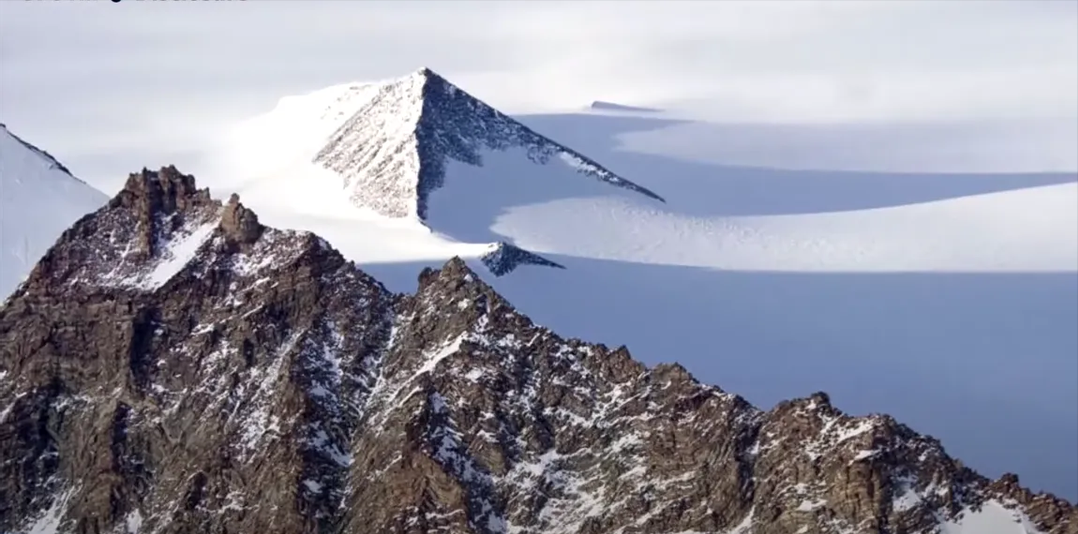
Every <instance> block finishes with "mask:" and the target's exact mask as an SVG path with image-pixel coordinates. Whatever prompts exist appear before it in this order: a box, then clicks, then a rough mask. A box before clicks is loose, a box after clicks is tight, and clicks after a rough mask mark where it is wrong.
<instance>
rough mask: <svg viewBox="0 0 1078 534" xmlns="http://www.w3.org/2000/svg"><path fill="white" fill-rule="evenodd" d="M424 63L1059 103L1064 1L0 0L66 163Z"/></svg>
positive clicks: (796, 95) (679, 104)
mask: <svg viewBox="0 0 1078 534" xmlns="http://www.w3.org/2000/svg"><path fill="white" fill-rule="evenodd" d="M420 66H429V67H431V68H433V69H434V70H436V71H438V72H440V73H442V74H444V75H446V76H447V77H448V78H450V80H451V81H453V82H455V83H457V84H458V85H460V86H462V87H463V88H465V89H466V90H469V91H471V92H473V93H474V94H476V95H477V96H480V97H481V98H483V99H485V100H487V101H488V102H490V103H491V104H493V105H495V106H497V107H500V108H502V109H503V110H505V111H507V112H523V111H537V110H550V109H566V108H576V107H579V106H582V105H585V104H586V103H588V102H590V101H591V100H595V99H604V100H612V101H616V102H621V103H625V104H635V105H652V106H660V107H665V108H668V109H677V110H684V111H687V112H690V113H691V114H693V115H694V116H697V117H708V118H712V119H716V120H724V121H739V122H820V121H824V122H826V121H885V122H886V121H909V120H934V121H948V120H956V119H970V118H993V119H998V118H1009V117H1055V118H1059V117H1072V116H1078V3H1076V2H1074V1H1070V0H1057V1H1047V2H1038V1H1033V0H1019V1H1014V2H1003V1H992V2H977V1H971V0H962V1H926V2H917V1H909V0H903V1H883V2H870V1H865V0H857V1H851V0H836V1H833V2H814V1H810V0H796V1H793V0H791V1H788V2H781V1H762V2H751V3H739V2H734V1H721V2H718V1H715V2H704V1H690V2H674V1H670V0H664V1H662V2H657V1H656V2H633V1H602V2H581V1H573V2H553V1H552V2H538V1H504V2H498V1H480V2H460V3H456V2H448V1H434V2H421V1H408V2H401V1H394V2H375V1H361V2H360V1H356V2H345V1H325V2H320V1H311V0H304V1H283V0H282V1H257V0H249V1H246V2H138V1H133V0H125V1H123V2H120V3H112V2H106V1H99V2H15V1H0V121H2V122H5V123H8V125H9V126H11V127H12V129H13V130H14V131H16V132H17V133H21V134H23V135H24V136H25V137H27V138H30V139H32V140H34V141H40V142H41V144H43V145H45V146H46V147H47V148H48V149H49V150H51V151H54V152H57V153H58V154H60V155H62V156H63V158H62V159H64V160H65V161H72V162H73V163H78V162H80V161H81V162H83V163H82V165H83V166H84V167H85V166H87V165H90V166H92V162H93V161H95V160H94V158H105V157H106V154H109V153H114V152H117V151H119V152H121V153H125V154H134V153H137V152H138V151H139V150H146V151H153V153H154V154H159V153H162V148H161V147H162V146H163V145H168V146H170V147H171V149H170V150H171V151H172V152H175V153H182V152H183V151H185V150H191V149H192V146H193V145H194V144H197V140H198V139H199V138H201V137H205V136H207V135H209V134H210V132H214V131H216V126H217V125H219V124H222V123H225V122H228V121H231V120H234V119H237V118H240V117H245V116H249V115H251V114H253V113H257V112H260V111H264V110H267V109H269V108H271V107H272V106H273V104H274V102H275V101H276V100H277V99H278V98H279V97H280V96H282V95H286V94H290V93H297V92H304V91H307V90H313V89H317V88H320V87H323V86H326V85H330V84H333V83H340V82H348V81H356V80H371V79H378V78H386V77H395V76H400V75H403V74H406V73H408V72H410V71H412V70H415V69H416V68H418V67H420ZM177 157H178V156H177ZM148 164H149V163H148ZM77 167H78V165H74V166H73V168H76V170H78V169H77ZM86 172H90V173H91V174H92V172H91V171H86Z"/></svg>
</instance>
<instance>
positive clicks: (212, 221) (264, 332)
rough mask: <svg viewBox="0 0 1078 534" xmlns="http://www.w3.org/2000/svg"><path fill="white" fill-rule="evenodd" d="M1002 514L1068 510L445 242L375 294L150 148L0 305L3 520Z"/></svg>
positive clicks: (876, 526)
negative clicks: (655, 353)
mask: <svg viewBox="0 0 1078 534" xmlns="http://www.w3.org/2000/svg"><path fill="white" fill-rule="evenodd" d="M1012 516H1013V517H1014V518H1018V519H1019V520H1021V521H1024V522H1025V523H1024V524H1025V525H1026V526H1027V527H1028V528H1030V529H1033V528H1038V529H1040V530H1041V531H1043V532H1048V533H1051V534H1059V533H1068V534H1073V533H1075V532H1078V513H1076V511H1075V509H1074V507H1073V506H1072V505H1071V504H1070V503H1067V502H1065V501H1062V500H1059V499H1056V498H1054V497H1052V496H1050V495H1043V494H1032V493H1030V492H1028V491H1027V490H1025V489H1023V488H1021V487H1019V485H1018V481H1017V479H1016V477H1013V476H1006V477H1003V478H1002V479H1000V480H998V481H995V482H992V481H989V480H986V479H984V478H983V477H980V476H979V475H977V474H975V473H973V472H972V471H970V470H968V469H967V468H965V467H963V466H962V465H961V464H960V463H959V462H957V461H956V460H953V459H951V458H949V457H948V456H947V455H946V454H945V453H944V450H943V448H942V447H941V445H940V444H939V443H938V442H937V441H935V440H934V439H932V438H928V437H925V436H921V435H918V434H916V433H915V432H913V431H912V430H910V429H909V428H907V427H905V426H903V425H901V424H899V423H897V422H895V421H894V420H893V419H891V418H890V417H887V416H869V417H860V418H855V417H850V416H848V415H845V414H843V413H842V412H840V411H839V410H837V409H836V408H834V407H833V406H831V403H830V400H829V399H828V398H827V396H826V395H825V394H815V395H812V396H810V397H809V398H806V399H798V400H793V401H789V402H785V403H782V404H780V405H779V406H777V407H775V408H774V409H772V410H771V411H767V412H764V411H760V410H758V409H756V408H754V407H752V406H751V405H749V404H748V403H747V402H745V401H744V400H743V399H741V398H740V397H737V396H735V395H730V394H727V393H724V392H722V391H721V390H719V389H717V388H714V387H710V386H706V385H703V384H700V383H698V382H697V381H695V380H694V379H693V377H692V376H691V375H690V374H689V373H688V372H687V371H686V370H685V369H683V368H682V367H680V366H678V365H660V366H657V367H654V368H650V369H649V368H646V367H645V366H643V365H642V364H640V363H637V362H635V361H634V360H632V358H631V357H630V355H629V353H628V351H627V350H626V349H625V348H623V347H622V348H617V349H610V348H607V347H605V346H602V345H594V344H588V343H585V342H582V341H579V340H575V339H563V338H560V337H558V336H557V335H556V334H554V333H553V332H551V331H549V330H547V329H544V328H541V327H538V326H536V325H534V324H533V323H532V322H531V321H530V320H528V318H527V317H526V316H524V315H522V314H521V313H519V312H518V311H516V310H515V309H514V308H513V307H512V306H511V305H510V304H509V303H507V302H506V301H505V300H504V299H502V298H501V297H500V296H499V295H497V294H496V293H495V292H494V291H493V290H492V289H491V288H490V287H489V286H487V285H486V284H484V283H483V282H482V281H480V280H479V279H478V278H477V277H476V275H475V274H474V273H473V272H472V271H471V270H470V269H469V268H468V267H467V266H466V264H465V263H464V262H463V261H461V260H459V259H454V260H451V261H450V262H449V263H447V264H446V265H445V267H443V268H442V269H440V270H430V269H428V270H425V271H424V272H423V273H421V274H420V277H419V288H418V290H417V292H416V293H415V294H414V295H396V294H392V293H390V292H388V291H387V290H386V289H385V288H384V287H383V286H382V285H381V284H379V283H378V282H377V281H375V280H374V279H372V278H370V277H369V276H367V275H365V274H364V273H362V272H361V271H359V270H358V269H357V268H356V267H355V265H353V264H352V263H350V262H347V261H345V260H344V259H343V258H342V257H341V256H340V254H338V253H337V252H336V251H335V250H333V249H332V248H331V247H330V246H329V245H328V244H327V243H325V242H324V241H323V240H321V239H320V238H318V237H316V236H314V235H312V234H309V233H302V232H286V231H279V230H275V229H271V228H266V227H263V226H262V225H261V224H259V223H258V220H257V217H256V216H255V215H254V214H253V213H251V212H250V211H249V210H247V209H246V208H244V207H243V206H242V204H240V203H239V199H237V198H232V199H230V200H229V202H228V203H227V204H225V205H222V204H221V203H218V202H216V201H214V200H212V199H211V198H210V197H209V194H208V192H207V191H205V190H198V189H196V187H195V184H194V181H193V179H191V177H189V176H185V175H183V174H181V173H179V172H178V171H176V170H175V169H174V168H171V167H170V168H166V169H162V170H160V171H157V172H150V171H143V172H141V173H139V174H135V175H132V177H131V178H130V180H129V181H128V183H127V187H126V188H125V189H124V190H123V191H122V192H121V193H120V194H119V195H117V197H116V198H115V199H113V201H112V202H110V203H109V205H108V206H106V207H104V208H102V209H101V210H100V211H98V212H97V213H95V214H93V215H90V216H87V217H86V218H83V219H82V220H80V221H79V222H78V223H76V224H75V225H74V227H72V228H71V229H70V230H68V231H67V232H66V233H65V234H64V235H63V236H62V237H61V239H60V241H59V242H58V243H57V244H56V246H54V247H53V248H52V249H51V250H50V251H49V253H48V254H47V255H46V256H45V257H44V258H43V259H42V260H41V262H40V263H39V265H38V266H37V267H36V268H35V270H34V272H33V273H32V275H31V277H30V279H29V281H28V282H27V283H26V284H24V285H23V286H22V287H21V288H20V289H19V290H18V291H17V292H16V293H15V294H14V295H12V297H11V298H10V299H9V300H8V301H7V302H6V304H5V305H4V307H3V308H0V531H2V532H28V531H30V530H31V527H32V526H35V527H43V526H45V525H52V526H53V527H56V528H57V531H58V532H77V533H80V534H81V533H87V534H88V533H114V532H119V533H123V532H128V533H131V532H137V533H143V534H145V533H162V534H164V533H221V534H224V533H265V534H271V533H288V534H292V533H328V532H333V533H348V534H368V533H369V534H375V533H377V534H393V533H401V534H404V533H408V534H412V533H414V534H419V533H428V532H431V533H433V532H444V533H484V534H488V533H509V532H513V533H529V534H532V533H534V534H562V533H564V534H569V533H574V534H576V533H585V534H614V533H620V534H633V533H649V534H651V533H655V534H665V533H671V534H672V533H679V532H705V533H721V534H726V533H740V534H750V533H756V534H795V533H796V534H823V533H840V532H841V533H845V532H858V533H860V532H866V533H930V532H938V531H939V530H937V529H938V528H939V527H940V525H943V524H948V522H950V523H949V524H952V528H959V527H955V526H954V525H958V524H962V525H964V526H963V527H961V528H963V529H964V530H954V532H963V533H965V534H971V533H978V534H980V533H981V532H984V531H983V530H980V531H979V530H977V528H984V527H983V523H976V522H975V521H976V520H981V521H984V520H988V519H991V520H994V521H996V523H994V524H995V525H999V526H1004V527H1008V526H1009V527H1008V528H1012V529H1017V528H1019V526H1020V525H1017V524H1015V523H1014V522H1013V521H1014V519H1012ZM986 518H988V519H986ZM978 525H981V526H980V527H978ZM948 532H950V531H948ZM1007 532H1009V530H1008V531H1007ZM984 534H990V533H989V532H984Z"/></svg>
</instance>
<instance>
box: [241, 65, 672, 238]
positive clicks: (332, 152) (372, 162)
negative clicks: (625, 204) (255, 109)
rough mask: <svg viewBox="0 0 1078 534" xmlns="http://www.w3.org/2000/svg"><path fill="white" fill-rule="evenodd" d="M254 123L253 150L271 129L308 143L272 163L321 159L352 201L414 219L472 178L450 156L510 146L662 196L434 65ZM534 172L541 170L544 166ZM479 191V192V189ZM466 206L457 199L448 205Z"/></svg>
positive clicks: (307, 99)
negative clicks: (447, 189)
mask: <svg viewBox="0 0 1078 534" xmlns="http://www.w3.org/2000/svg"><path fill="white" fill-rule="evenodd" d="M249 124H253V125H254V124H256V126H253V127H252V128H251V129H249V130H247V131H246V133H245V134H244V135H241V138H243V139H241V140H244V141H246V142H253V143H255V144H258V145H260V146H258V147H255V146H252V147H250V148H252V149H255V150H252V151H251V154H252V155H253V154H254V153H256V152H258V153H265V152H266V150H265V149H266V148H267V147H266V145H267V141H266V139H267V136H268V134H267V130H272V131H274V132H275V133H273V134H272V135H269V137H273V138H274V142H272V143H271V144H272V145H273V147H274V151H276V152H279V150H278V149H280V150H284V151H288V150H292V151H297V150H298V151H299V152H301V154H295V156H296V157H293V158H290V161H289V162H288V163H287V164H277V165H271V167H273V168H271V169H265V170H267V171H274V172H279V171H280V170H281V167H282V166H286V167H289V168H295V167H297V166H303V165H304V163H303V160H306V164H308V165H309V164H313V167H314V168H315V169H314V171H313V172H312V173H311V174H322V172H321V171H324V170H329V171H331V172H332V173H334V174H335V175H337V177H338V178H339V179H340V180H341V181H340V182H339V183H340V185H341V186H343V189H344V191H343V193H344V194H345V195H346V196H347V198H348V199H349V200H350V201H351V203H352V204H353V205H354V206H358V207H360V208H366V209H369V210H372V211H373V212H375V213H377V214H379V215H382V216H384V217H390V218H395V219H399V218H414V219H416V220H419V221H421V222H423V223H424V224H427V225H428V226H432V227H433V226H434V225H431V221H430V215H431V214H432V213H435V212H437V211H438V209H439V208H438V206H432V202H431V193H433V192H434V191H435V190H438V189H440V188H442V187H443V186H446V184H447V183H449V182H454V181H468V180H469V179H470V178H471V177H470V176H459V177H458V176H452V177H450V178H449V179H448V180H447V173H450V174H453V173H451V172H450V170H451V169H450V168H449V167H450V166H451V165H452V164H453V163H462V164H464V165H466V166H468V167H471V168H474V167H482V166H484V164H485V160H486V156H487V155H489V154H491V153H494V152H506V151H510V150H516V151H518V152H519V153H520V155H521V156H522V157H520V158H516V159H517V164H516V166H517V167H521V166H531V164H540V165H545V164H548V163H549V164H552V166H553V165H558V166H563V167H566V168H568V169H570V170H572V171H574V173H575V174H578V175H581V176H579V177H580V178H591V179H593V180H597V181H599V182H602V183H606V184H609V185H613V186H616V187H619V188H623V189H625V190H629V191H634V192H636V193H639V194H642V195H645V196H647V197H650V198H652V199H655V200H660V201H661V200H662V198H661V197H659V196H658V195H656V194H655V193H653V192H651V191H649V190H647V189H645V188H643V187H640V186H638V185H636V184H634V183H632V182H630V181H629V180H626V179H624V178H622V177H620V176H618V175H616V174H615V173H613V172H611V171H609V170H607V169H606V168H604V167H602V166H601V165H599V164H598V163H596V162H595V161H593V160H591V159H590V158H588V157H587V156H585V155H583V154H580V153H578V152H576V151H573V150H572V149H570V148H568V147H565V146H563V145H561V144H559V143H557V142H556V141H554V140H551V139H548V138H546V137H544V136H542V135H540V134H538V133H536V132H534V131H532V130H531V129H530V128H528V127H527V126H524V125H523V124H521V123H520V122H518V121H516V120H514V119H512V118H510V117H509V116H507V115H505V114H504V113H501V112H500V111H498V110H496V109H494V108H493V107H491V106H489V105H487V104H486V103H484V102H482V101H481V100H479V99H477V98H475V97H474V96H472V95H470V94H468V93H467V92H466V91H464V90H462V89H460V88H459V87H457V86H455V85H453V84H452V83H450V82H449V81H447V80H446V79H445V78H443V77H442V76H440V75H438V74H437V73H435V72H434V71H432V70H430V69H428V68H422V69H419V70H417V71H415V72H413V73H411V74H409V75H408V76H405V77H402V78H397V79H393V80H389V81H384V82H379V83H367V84H345V85H338V86H334V87H330V88H327V89H324V90H321V91H316V92H313V93H310V94H308V95H305V96H299V97H287V98H285V99H282V101H281V103H280V104H279V105H278V106H277V108H276V109H275V110H274V111H273V112H271V113H270V114H269V115H267V116H263V117H260V118H258V119H256V120H255V121H254V122H253V123H249ZM256 137H257V139H255V138H256ZM271 157H274V158H279V157H281V154H275V155H273V156H271ZM246 159H250V158H246ZM523 160H529V161H523ZM243 174H251V173H247V172H244V173H243ZM254 174H255V175H258V174H266V173H259V172H255V173H254ZM457 174H461V173H457ZM463 174H467V173H463ZM530 174H532V175H533V177H534V178H535V179H540V180H541V179H543V176H542V175H541V174H539V175H536V174H535V173H530ZM319 178H320V179H322V180H325V179H326V177H325V176H324V175H322V176H319ZM509 178H511V177H508V176H507V177H506V179H509ZM529 178H532V177H529ZM302 179H304V180H306V178H302ZM307 181H309V180H307ZM296 185H298V183H297V184H296ZM475 195H476V196H481V195H482V190H481V189H480V190H477V191H475ZM434 204H437V202H435V203H434ZM469 208H470V206H468V205H457V204H455V205H453V206H452V207H446V208H444V210H446V211H447V210H454V211H462V210H468V209H469ZM434 229H435V230H440V229H438V228H434Z"/></svg>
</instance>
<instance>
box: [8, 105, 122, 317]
mask: <svg viewBox="0 0 1078 534" xmlns="http://www.w3.org/2000/svg"><path fill="white" fill-rule="evenodd" d="M107 201H108V197H107V196H105V194H104V193H101V192H100V191H98V190H96V189H94V188H93V187H91V186H90V185H88V184H87V183H86V182H83V181H82V180H79V179H78V178H75V177H74V176H73V175H72V174H71V171H69V170H68V169H67V167H65V166H64V165H63V164H61V163H60V162H59V161H57V160H56V158H54V157H52V155H50V154H49V153H48V152H46V151H44V150H41V149H40V148H38V147H36V146H34V145H32V144H30V143H28V142H26V141H24V140H23V139H22V138H20V137H19V136H17V135H15V134H14V133H12V132H11V131H9V130H8V128H7V126H5V125H3V124H0V299H3V298H4V297H6V296H7V295H8V294H9V293H10V292H11V291H13V290H14V289H15V287H16V286H17V285H18V284H19V282H21V281H22V278H23V277H24V276H25V275H26V274H27V273H28V272H30V269H31V268H33V266H34V264H35V263H37V260H38V258H40V257H41V255H42V254H44V253H45V250H47V249H48V248H49V246H51V245H52V244H53V242H54V241H56V238H57V237H59V236H60V233H61V232H63V231H64V229H66V228H67V227H68V226H70V225H71V223H73V222H75V221H76V220H78V218H79V217H82V216H83V215H86V214H87V213H89V212H91V211H93V210H96V209H97V208H99V207H101V206H102V205H103V204H104V203H105V202H107Z"/></svg>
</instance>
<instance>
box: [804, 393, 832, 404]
mask: <svg viewBox="0 0 1078 534" xmlns="http://www.w3.org/2000/svg"><path fill="white" fill-rule="evenodd" d="M809 400H810V401H812V402H814V403H815V404H816V406H819V407H828V408H829V407H831V396H830V395H828V394H827V393H826V392H823V391H817V392H816V393H813V394H812V395H809Z"/></svg>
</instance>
